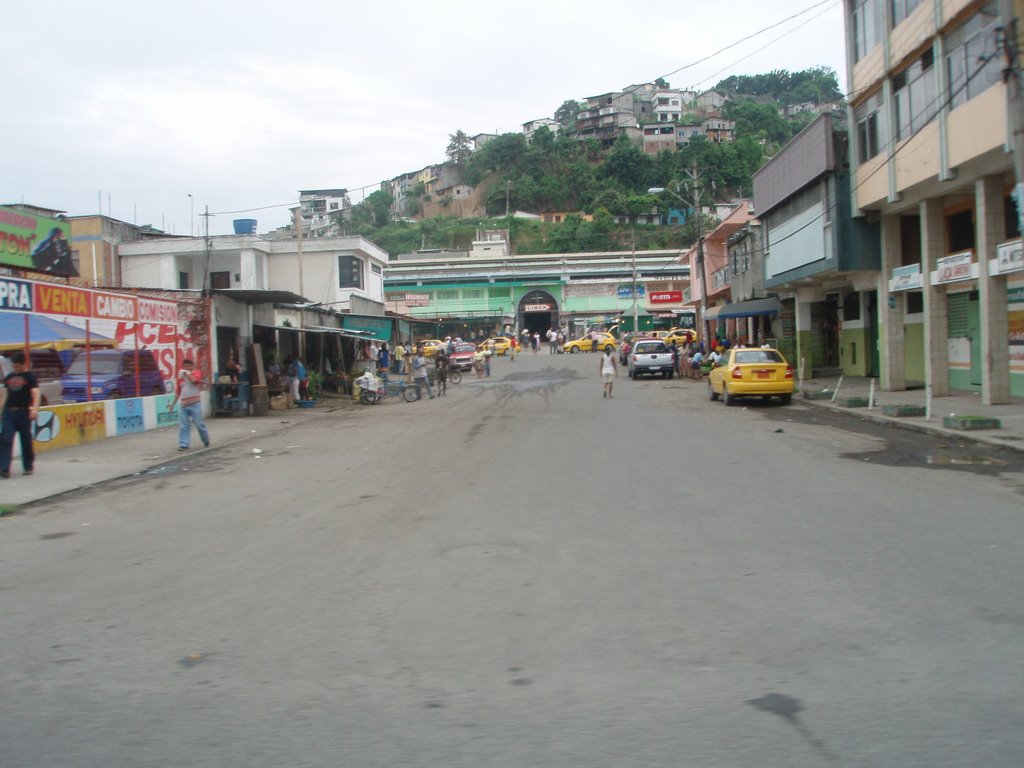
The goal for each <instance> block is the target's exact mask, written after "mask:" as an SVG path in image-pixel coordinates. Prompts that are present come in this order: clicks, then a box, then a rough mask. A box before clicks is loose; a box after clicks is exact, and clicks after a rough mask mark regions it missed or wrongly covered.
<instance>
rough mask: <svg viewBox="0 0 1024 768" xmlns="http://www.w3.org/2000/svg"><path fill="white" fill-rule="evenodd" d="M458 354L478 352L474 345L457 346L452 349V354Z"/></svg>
mask: <svg viewBox="0 0 1024 768" xmlns="http://www.w3.org/2000/svg"><path fill="white" fill-rule="evenodd" d="M457 352H476V347H475V346H473V345H472V344H456V345H455V346H454V347H452V353H453V354H454V353H457Z"/></svg>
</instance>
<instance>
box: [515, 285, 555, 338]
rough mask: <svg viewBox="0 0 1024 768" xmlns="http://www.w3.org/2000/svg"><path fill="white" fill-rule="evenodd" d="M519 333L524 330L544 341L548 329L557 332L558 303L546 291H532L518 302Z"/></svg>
mask: <svg viewBox="0 0 1024 768" xmlns="http://www.w3.org/2000/svg"><path fill="white" fill-rule="evenodd" d="M517 314H518V318H517V319H518V320H519V332H520V333H522V330H523V329H524V328H525V329H526V330H528V331H529V332H530V333H531V334H533V333H539V334H540V337H541V339H545V338H546V336H545V334H546V333H547V332H548V328H553V329H554V330H556V331H557V330H558V302H557V301H555V297H554V296H552V295H551V294H550V293H548V292H547V291H541V290H534V291H530V292H529V293H527V294H526V295H525V296H523V298H521V299H520V300H519V306H518V313H517Z"/></svg>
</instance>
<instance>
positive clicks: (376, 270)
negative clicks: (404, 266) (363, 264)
mask: <svg viewBox="0 0 1024 768" xmlns="http://www.w3.org/2000/svg"><path fill="white" fill-rule="evenodd" d="M370 271H371V272H373V274H375V275H382V274H384V270H383V269H381V266H380V264H371V265H370Z"/></svg>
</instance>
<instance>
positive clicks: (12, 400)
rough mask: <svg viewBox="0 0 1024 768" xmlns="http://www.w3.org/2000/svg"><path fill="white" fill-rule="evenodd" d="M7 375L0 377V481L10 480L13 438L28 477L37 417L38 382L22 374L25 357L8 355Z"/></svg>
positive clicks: (32, 458) (23, 354)
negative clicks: (0, 388)
mask: <svg viewBox="0 0 1024 768" xmlns="http://www.w3.org/2000/svg"><path fill="white" fill-rule="evenodd" d="M11 366H12V367H13V368H14V370H13V371H11V373H9V374H7V375H6V376H4V387H3V389H2V390H0V478H8V477H10V476H11V457H12V456H13V455H14V436H15V435H17V436H18V438H19V441H20V443H21V468H22V474H23V475H31V474H32V472H33V469H32V468H33V465H34V464H35V458H36V454H35V451H34V450H33V448H32V422H33V421H34V420H35V418H36V416H37V415H38V414H39V400H40V398H41V396H42V395H41V393H40V391H39V382H38V381H37V380H36V375H35V374H34V373H32V371H26V370H25V353H24V352H22V351H21V350H18V351H17V352H15V353H14V354H12V355H11Z"/></svg>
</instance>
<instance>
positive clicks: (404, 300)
mask: <svg viewBox="0 0 1024 768" xmlns="http://www.w3.org/2000/svg"><path fill="white" fill-rule="evenodd" d="M385 301H394V302H396V303H401V304H405V305H406V306H407V307H426V306H429V305H430V294H429V293H389V294H388V295H387V298H386V299H385Z"/></svg>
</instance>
